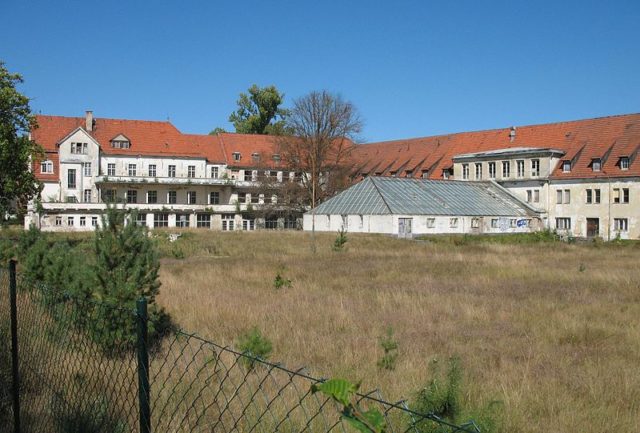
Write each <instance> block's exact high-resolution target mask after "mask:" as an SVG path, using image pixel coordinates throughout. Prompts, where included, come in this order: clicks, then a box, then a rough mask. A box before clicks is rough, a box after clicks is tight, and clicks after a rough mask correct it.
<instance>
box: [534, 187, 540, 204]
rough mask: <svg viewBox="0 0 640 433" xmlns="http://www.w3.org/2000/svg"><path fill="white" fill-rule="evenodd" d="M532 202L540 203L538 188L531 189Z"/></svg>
mask: <svg viewBox="0 0 640 433" xmlns="http://www.w3.org/2000/svg"><path fill="white" fill-rule="evenodd" d="M533 202H534V203H540V190H539V189H534V190H533Z"/></svg>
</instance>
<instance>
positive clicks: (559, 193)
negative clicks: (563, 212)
mask: <svg viewBox="0 0 640 433" xmlns="http://www.w3.org/2000/svg"><path fill="white" fill-rule="evenodd" d="M570 202H571V191H570V190H568V189H565V190H562V189H558V190H556V203H557V204H563V203H564V204H569V203H570Z"/></svg>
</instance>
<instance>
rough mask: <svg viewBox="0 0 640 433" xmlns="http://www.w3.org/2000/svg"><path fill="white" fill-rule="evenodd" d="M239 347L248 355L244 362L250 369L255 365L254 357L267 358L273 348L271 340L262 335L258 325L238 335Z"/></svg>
mask: <svg viewBox="0 0 640 433" xmlns="http://www.w3.org/2000/svg"><path fill="white" fill-rule="evenodd" d="M237 347H238V350H240V351H241V352H242V353H244V354H245V355H247V356H248V357H247V358H243V363H244V364H245V366H246V367H247V368H248V369H249V370H251V369H252V368H253V367H254V366H255V363H256V361H255V359H254V358H260V359H267V358H268V357H269V355H270V354H271V350H272V349H273V345H272V344H271V341H269V339H268V338H267V337H265V336H263V335H262V333H261V332H260V330H259V329H258V327H257V326H254V327H253V328H251V329H250V330H249V331H247V332H245V333H244V334H242V335H240V337H238V341H237Z"/></svg>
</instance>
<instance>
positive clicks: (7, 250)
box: [0, 238, 15, 268]
mask: <svg viewBox="0 0 640 433" xmlns="http://www.w3.org/2000/svg"><path fill="white" fill-rule="evenodd" d="M14 255H15V248H14V244H13V242H11V241H10V240H9V239H4V238H0V266H2V267H3V268H6V266H7V263H9V260H10V259H11V258H13V256H14Z"/></svg>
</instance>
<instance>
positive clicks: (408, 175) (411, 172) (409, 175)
mask: <svg viewBox="0 0 640 433" xmlns="http://www.w3.org/2000/svg"><path fill="white" fill-rule="evenodd" d="M405 176H406V177H413V170H407V171H405ZM468 176H469V167H468V166H467V177H468Z"/></svg>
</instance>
